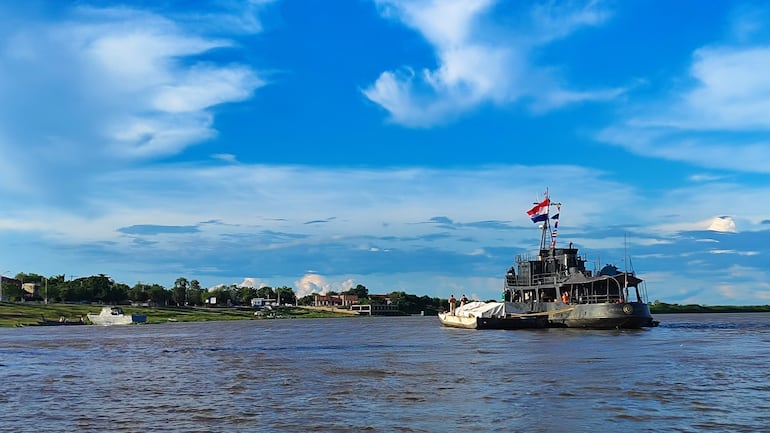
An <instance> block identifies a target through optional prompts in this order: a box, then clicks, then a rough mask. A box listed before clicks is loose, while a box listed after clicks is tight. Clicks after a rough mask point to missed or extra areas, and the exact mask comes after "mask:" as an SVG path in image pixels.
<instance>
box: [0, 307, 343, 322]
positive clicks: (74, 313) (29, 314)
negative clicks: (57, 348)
mask: <svg viewBox="0 0 770 433" xmlns="http://www.w3.org/2000/svg"><path fill="white" fill-rule="evenodd" d="M100 309H101V305H83V304H17V303H8V302H2V303H0V327H15V326H35V325H39V324H40V323H41V322H43V321H45V320H49V321H51V320H52V321H58V320H59V319H60V318H64V320H67V321H69V322H77V321H79V320H80V318H81V317H83V318H84V319H85V317H86V314H87V313H98V312H99V310H100ZM123 310H124V311H125V312H126V313H127V314H143V315H146V316H147V323H149V324H152V323H168V322H210V321H220V320H268V319H274V318H292V319H294V318H318V317H349V316H350V315H349V314H345V312H334V311H329V310H314V309H309V308H303V307H281V308H276V309H273V310H271V311H270V312H269V313H266V314H264V315H263V316H255V315H254V311H255V310H254V309H251V308H235V307H214V308H189V307H161V308H149V307H131V306H125V307H123ZM86 321H87V319H86Z"/></svg>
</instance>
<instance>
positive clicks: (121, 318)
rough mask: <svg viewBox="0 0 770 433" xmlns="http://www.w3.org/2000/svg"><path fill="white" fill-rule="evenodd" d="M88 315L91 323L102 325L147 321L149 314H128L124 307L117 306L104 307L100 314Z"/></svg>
mask: <svg viewBox="0 0 770 433" xmlns="http://www.w3.org/2000/svg"><path fill="white" fill-rule="evenodd" d="M86 316H87V317H88V320H90V321H91V323H93V324H94V325H101V326H110V325H131V324H133V323H145V322H147V316H145V315H143V314H126V313H125V312H123V308H121V307H117V306H106V307H102V310H101V311H100V312H99V314H93V313H88V314H86Z"/></svg>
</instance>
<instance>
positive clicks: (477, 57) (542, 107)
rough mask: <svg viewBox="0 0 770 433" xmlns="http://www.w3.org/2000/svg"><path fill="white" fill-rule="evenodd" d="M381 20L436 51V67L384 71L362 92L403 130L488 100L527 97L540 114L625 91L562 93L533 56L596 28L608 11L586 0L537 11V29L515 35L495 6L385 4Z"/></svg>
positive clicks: (456, 0)
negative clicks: (573, 34) (578, 32)
mask: <svg viewBox="0 0 770 433" xmlns="http://www.w3.org/2000/svg"><path fill="white" fill-rule="evenodd" d="M377 4H378V5H379V6H380V10H381V13H382V15H383V16H386V17H389V18H394V19H398V20H400V21H401V22H403V23H404V24H405V25H407V26H409V27H411V28H413V29H415V30H417V31H418V32H419V33H420V34H422V35H423V37H425V39H426V40H427V41H428V42H429V43H430V44H431V45H432V46H433V47H434V49H435V51H436V57H437V62H438V66H437V67H436V68H435V69H433V70H430V69H427V68H425V69H422V70H420V71H419V72H415V71H414V70H413V68H412V67H409V66H406V67H402V68H401V69H400V70H398V71H385V72H382V73H381V74H380V76H379V78H378V79H377V80H376V81H375V82H374V84H372V85H370V86H369V87H367V88H365V89H363V93H364V95H365V96H366V97H367V98H369V99H370V100H371V101H373V102H375V103H377V104H379V105H380V106H382V107H383V108H384V109H385V110H387V111H388V113H389V114H390V120H391V121H393V122H395V123H399V124H402V125H406V126H412V127H425V126H431V125H434V124H436V123H443V122H446V121H448V120H451V119H452V118H454V117H456V116H458V115H462V114H463V113H465V112H467V111H469V110H471V109H473V108H476V107H478V106H480V105H481V104H484V103H489V102H491V103H494V104H508V103H512V102H515V101H517V100H520V99H521V98H523V97H527V98H530V99H531V100H533V101H534V102H532V104H531V108H532V109H533V110H535V111H546V110H551V109H554V108H559V107H562V106H564V105H567V104H571V103H576V102H582V101H591V100H606V99H612V98H615V97H616V96H618V95H619V94H621V93H622V92H623V90H620V89H610V90H606V89H605V90H598V91H596V90H590V91H576V90H568V89H564V88H562V86H561V84H559V81H560V80H558V79H556V78H555V77H552V72H550V71H548V70H547V69H545V68H538V67H536V66H534V65H533V64H532V61H531V60H530V59H529V58H528V57H529V55H530V51H531V50H532V49H533V48H534V47H536V46H538V45H539V44H545V43H548V42H550V41H552V40H554V39H557V38H559V37H563V36H566V35H567V34H569V33H570V32H572V31H574V30H575V29H577V28H579V27H582V26H587V25H597V24H599V23H601V22H602V21H603V20H604V19H606V16H607V14H606V13H604V12H602V11H601V10H599V9H598V7H596V5H595V3H593V2H589V3H586V5H585V6H582V5H581V6H577V7H574V6H573V5H571V7H567V6H560V7H556V6H553V5H550V6H549V7H546V6H539V7H537V8H536V9H535V10H534V11H533V12H532V20H531V23H529V24H530V25H531V26H532V27H531V28H530V27H528V26H522V27H521V28H517V29H516V30H517V31H518V32H519V33H520V34H516V33H514V31H512V30H510V29H505V28H504V27H503V26H501V25H500V24H499V23H497V22H496V21H495V17H496V14H495V12H497V11H496V10H495V8H494V6H495V2H494V1H491V0H489V1H486V0H481V1H465V0H451V1H450V0H446V1H423V2H405V1H398V0H381V1H378V2H377Z"/></svg>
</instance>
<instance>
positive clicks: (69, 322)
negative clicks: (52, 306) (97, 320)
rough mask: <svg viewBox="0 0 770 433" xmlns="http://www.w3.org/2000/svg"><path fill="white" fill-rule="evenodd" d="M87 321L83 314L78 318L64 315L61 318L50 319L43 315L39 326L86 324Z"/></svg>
mask: <svg viewBox="0 0 770 433" xmlns="http://www.w3.org/2000/svg"><path fill="white" fill-rule="evenodd" d="M85 324H86V321H85V319H84V318H83V316H80V317H79V318H78V319H77V320H70V319H67V318H66V317H64V316H61V317H59V320H49V319H46V318H45V316H42V318H41V320H40V322H38V323H37V325H38V326H69V325H85Z"/></svg>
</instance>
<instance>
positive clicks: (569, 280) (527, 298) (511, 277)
mask: <svg viewBox="0 0 770 433" xmlns="http://www.w3.org/2000/svg"><path fill="white" fill-rule="evenodd" d="M551 208H555V209H556V212H555V213H553V214H551ZM560 211H561V203H557V202H553V201H551V198H550V197H549V195H548V192H547V191H546V193H545V197H544V199H543V200H542V201H540V202H537V203H534V207H532V208H531V209H530V210H529V211H527V214H528V215H529V217H530V219H531V220H532V222H534V223H542V224H541V226H540V228H541V236H540V248H539V251H538V253H537V255H536V256H534V257H532V256H529V255H518V256H517V257H516V259H515V265H516V266H515V267H514V266H512V267H511V268H510V269H509V270H508V272H507V273H506V275H505V280H504V284H503V294H502V297H503V300H504V302H506V303H510V304H512V308H513V309H515V310H520V311H527V312H529V313H530V314H543V315H547V317H548V326H549V327H567V328H591V329H616V328H618V329H620V328H630V329H634V328H645V327H654V326H657V325H658V322H657V321H656V320H653V318H652V315H651V314H650V307H649V303H648V300H647V292H646V288H645V286H644V281H643V280H642V279H641V278H639V277H638V276H637V275H635V273H634V272H633V270H632V271H626V270H622V271H621V270H620V269H619V268H618V267H617V266H615V265H614V264H607V265H605V266H603V267H602V268H601V269H599V270H598V271H595V270H590V269H587V268H586V258H585V257H583V256H581V255H580V254H579V253H578V248H575V247H574V246H573V244H572V242H570V243H569V244H568V246H567V247H566V248H565V247H560V246H557V243H556V239H557V236H558V227H559V216H560ZM551 221H553V226H552V225H551ZM629 261H630V260H629ZM596 268H598V266H596Z"/></svg>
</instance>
